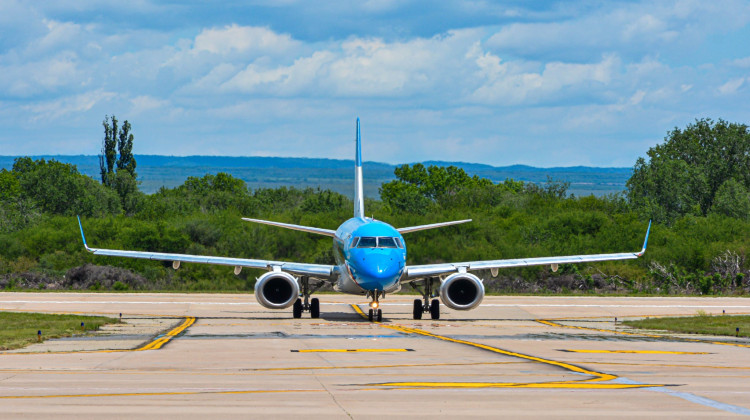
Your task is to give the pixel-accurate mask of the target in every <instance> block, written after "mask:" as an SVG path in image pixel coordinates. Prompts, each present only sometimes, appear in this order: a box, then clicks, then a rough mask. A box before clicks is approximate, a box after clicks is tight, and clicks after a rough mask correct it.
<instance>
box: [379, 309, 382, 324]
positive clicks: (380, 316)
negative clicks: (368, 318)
mask: <svg viewBox="0 0 750 420" xmlns="http://www.w3.org/2000/svg"><path fill="white" fill-rule="evenodd" d="M378 322H383V310H382V309H378Z"/></svg>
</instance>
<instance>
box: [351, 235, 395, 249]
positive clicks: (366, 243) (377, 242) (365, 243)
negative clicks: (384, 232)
mask: <svg viewBox="0 0 750 420" xmlns="http://www.w3.org/2000/svg"><path fill="white" fill-rule="evenodd" d="M352 244H353V245H352V247H356V248H402V245H401V241H399V239H398V238H391V237H388V236H381V237H378V238H376V237H374V236H363V237H361V238H354V241H352Z"/></svg>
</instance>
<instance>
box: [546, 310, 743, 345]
mask: <svg viewBox="0 0 750 420" xmlns="http://www.w3.org/2000/svg"><path fill="white" fill-rule="evenodd" d="M669 316H671V315H669ZM652 318H656V317H652ZM536 322H538V323H540V324H544V325H549V326H550V327H559V328H573V329H578V330H588V331H599V332H605V333H612V334H620V335H629V336H633V337H649V338H661V339H664V338H668V339H670V340H676V341H682V342H687V343H704V344H718V345H722V346H734V347H745V348H750V344H740V343H731V342H728V341H714V340H701V339H698V338H685V337H677V336H667V335H658V334H647V333H632V332H627V331H617V330H607V329H603V328H592V327H580V326H578V325H565V324H561V323H559V322H555V321H553V320H550V319H537V320H536Z"/></svg>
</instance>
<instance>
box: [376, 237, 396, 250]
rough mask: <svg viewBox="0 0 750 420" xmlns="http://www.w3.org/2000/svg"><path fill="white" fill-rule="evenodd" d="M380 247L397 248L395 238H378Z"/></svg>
mask: <svg viewBox="0 0 750 420" xmlns="http://www.w3.org/2000/svg"><path fill="white" fill-rule="evenodd" d="M378 248H396V241H394V240H393V238H385V237H382V238H378Z"/></svg>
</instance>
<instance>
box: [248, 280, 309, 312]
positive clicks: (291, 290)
mask: <svg viewBox="0 0 750 420" xmlns="http://www.w3.org/2000/svg"><path fill="white" fill-rule="evenodd" d="M298 297H299V284H297V279H295V278H294V276H292V275H291V274H289V273H284V272H282V271H270V272H268V273H265V274H263V275H262V276H260V277H259V278H258V281H257V282H255V299H257V300H258V303H260V304H261V305H263V306H264V307H266V308H268V309H284V308H288V307H290V306H292V305H293V304H294V302H295V301H296V300H297V298H298Z"/></svg>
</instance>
